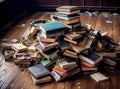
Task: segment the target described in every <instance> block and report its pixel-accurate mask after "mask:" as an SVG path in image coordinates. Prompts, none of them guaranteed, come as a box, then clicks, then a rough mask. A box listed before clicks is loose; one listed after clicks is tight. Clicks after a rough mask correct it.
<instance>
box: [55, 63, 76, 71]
mask: <svg viewBox="0 0 120 89" xmlns="http://www.w3.org/2000/svg"><path fill="white" fill-rule="evenodd" d="M75 67H77V65H75V66H70V67H69V68H68V69H63V68H61V67H60V66H59V65H58V64H56V65H55V68H57V69H59V70H61V71H64V72H68V71H70V70H72V69H74V68H75Z"/></svg>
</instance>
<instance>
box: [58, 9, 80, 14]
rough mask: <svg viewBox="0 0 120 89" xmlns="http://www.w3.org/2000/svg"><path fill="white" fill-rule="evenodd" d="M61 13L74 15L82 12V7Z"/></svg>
mask: <svg viewBox="0 0 120 89" xmlns="http://www.w3.org/2000/svg"><path fill="white" fill-rule="evenodd" d="M59 13H61V14H67V15H73V14H77V13H80V9H77V10H74V11H70V12H68V11H59Z"/></svg>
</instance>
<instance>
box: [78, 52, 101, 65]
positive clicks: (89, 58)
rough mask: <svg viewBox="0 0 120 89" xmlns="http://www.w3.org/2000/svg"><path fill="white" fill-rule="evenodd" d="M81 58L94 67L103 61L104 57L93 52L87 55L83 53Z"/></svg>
mask: <svg viewBox="0 0 120 89" xmlns="http://www.w3.org/2000/svg"><path fill="white" fill-rule="evenodd" d="M79 58H80V59H82V60H84V61H86V62H88V63H90V64H92V65H96V64H97V63H98V62H100V61H101V60H102V59H103V56H102V55H100V54H98V53H96V52H93V51H87V52H86V53H81V54H80V55H79Z"/></svg>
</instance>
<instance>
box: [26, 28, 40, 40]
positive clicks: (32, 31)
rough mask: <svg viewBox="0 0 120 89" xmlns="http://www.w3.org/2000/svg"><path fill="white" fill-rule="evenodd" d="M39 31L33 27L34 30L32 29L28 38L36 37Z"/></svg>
mask: <svg viewBox="0 0 120 89" xmlns="http://www.w3.org/2000/svg"><path fill="white" fill-rule="evenodd" d="M37 31H38V29H37V28H36V27H32V28H31V29H30V35H29V36H28V37H29V39H32V38H33V36H34V35H35V33H36V32H37Z"/></svg>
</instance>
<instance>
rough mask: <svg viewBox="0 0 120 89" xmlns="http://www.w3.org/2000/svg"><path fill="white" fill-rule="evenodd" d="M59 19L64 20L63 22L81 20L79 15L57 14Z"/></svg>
mask: <svg viewBox="0 0 120 89" xmlns="http://www.w3.org/2000/svg"><path fill="white" fill-rule="evenodd" d="M56 16H57V17H58V18H61V19H63V20H71V19H76V18H77V19H79V18H80V15H78V14H73V15H66V16H65V15H63V16H62V15H61V14H57V15H56Z"/></svg>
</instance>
